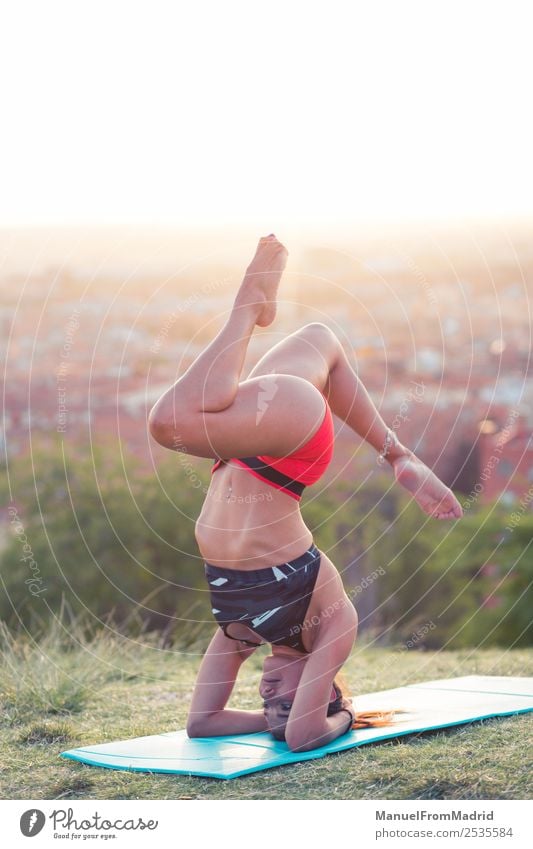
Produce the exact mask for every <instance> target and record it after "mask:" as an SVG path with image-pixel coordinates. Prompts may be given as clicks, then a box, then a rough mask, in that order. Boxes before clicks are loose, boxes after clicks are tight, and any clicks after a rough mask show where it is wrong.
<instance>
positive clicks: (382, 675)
mask: <svg viewBox="0 0 533 849" xmlns="http://www.w3.org/2000/svg"><path fill="white" fill-rule="evenodd" d="M0 639H1V645H2V653H3V661H4V662H3V664H2V669H1V673H0V703H1V709H2V721H1V725H0V745H1V748H2V752H3V769H2V774H1V776H0V793H1V795H2V798H4V799H28V798H31V799H74V798H76V799H221V798H225V799H330V798H333V799H522V798H530V797H531V775H532V770H531V763H530V762H529V763H528V761H527V758H526V756H525V753H526V752H527V751H528V749H529V750H531V731H532V728H533V717H532V716H531V714H527V715H522V716H515V717H507V718H494V719H489V720H483V721H480V722H476V723H471V724H469V725H463V726H458V727H456V728H451V729H447V730H442V731H432V732H428V733H424V734H418V735H410V736H408V737H400V738H398V739H396V740H388V741H384V742H382V743H378V744H373V745H368V746H363V747H361V748H357V749H352V750H350V751H347V752H343V753H338V754H334V755H329V756H327V757H325V758H321V759H317V760H315V761H309V762H306V763H301V764H296V765H293V766H285V767H280V768H277V769H273V770H268V771H266V772H260V773H256V774H253V775H249V776H243V777H242V778H237V779H234V780H232V781H229V782H223V781H218V780H216V779H207V778H192V777H187V776H180V775H163V774H157V773H156V774H149V773H135V772H126V771H116V770H109V769H102V768H97V767H90V766H87V765H84V764H80V763H77V762H74V761H67V760H65V759H63V758H60V757H59V753H60V752H61V751H64V750H65V749H70V748H75V747H77V746H82V745H87V744H90V743H95V744H96V743H103V742H107V741H111V740H120V739H125V738H130V737H140V736H144V735H149V734H158V733H161V732H167V731H174V730H178V729H180V728H183V727H184V726H185V721H186V716H187V710H188V705H189V703H190V698H191V694H192V689H193V686H194V679H195V676H196V672H197V669H198V665H199V662H200V658H201V648H198V649H194V648H188V649H187V650H186V651H180V650H179V649H178V648H177V647H175V646H174V647H168V645H167V644H166V643H164V642H163V641H162V640H161V639H160V637H159V636H158V635H157V634H155V633H152V634H141V635H138V636H136V637H134V636H129V637H128V636H125V635H123V634H119V633H117V632H116V631H115V630H113V628H111V627H108V628H107V629H105V630H102V631H100V632H98V633H89V632H88V631H87V629H83V628H82V627H81V626H79V625H78V624H77V623H75V622H73V623H69V624H68V625H65V624H60V623H57V624H56V626H55V628H54V629H52V630H50V631H49V632H48V633H47V634H45V635H43V637H42V639H40V640H39V642H38V643H37V642H34V641H33V640H32V638H29V637H28V636H24V635H17V636H13V635H12V634H10V633H9V632H8V631H7V629H6V628H5V627H0ZM266 654H267V650H266V648H263V649H261V650H260V651H259V652H257V653H256V655H255V656H254V657H252V658H251V659H250V660H249V661H248V662H247V663H246V664H245V665H244V666H243V668H242V670H241V675H240V678H239V680H238V682H237V685H236V688H235V691H234V693H233V695H232V698H231V701H230V706H232V707H237V706H239V707H242V708H257V707H258V706H259V704H260V700H259V695H258V689H257V688H258V683H259V678H260V674H261V666H262V659H263V657H264V656H265V655H266ZM343 672H344V676H345V679H346V681H347V683H348V684H349V686H350V690H351V693H352V695H353V696H354V697H355V700H356V701H357V694H358V693H363V692H371V691H377V690H383V689H389V688H391V687H398V686H402V685H405V684H412V683H416V682H418V681H424V680H428V679H433V678H451V677H456V676H459V675H474V674H479V675H519V676H524V675H532V674H533V652H531V651H530V650H527V649H520V650H516V651H505V650H503V649H502V650H498V649H489V650H485V651H475V650H462V651H455V652H447V651H441V652H429V651H426V652H419V651H418V652H417V651H401V650H398V651H395V650H394V649H375V648H371V647H369V646H368V645H365V644H364V643H363V642H359V643H358V644H357V647H356V648H355V650H354V652H353V654H352V657H351V658H350V660H349V661H348V663H347V664H346V665H345V667H344V670H343Z"/></svg>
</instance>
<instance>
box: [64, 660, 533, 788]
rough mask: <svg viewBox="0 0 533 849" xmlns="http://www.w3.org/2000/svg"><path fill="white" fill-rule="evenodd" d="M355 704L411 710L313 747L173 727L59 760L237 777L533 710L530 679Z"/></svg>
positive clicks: (411, 690) (428, 686)
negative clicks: (388, 722)
mask: <svg viewBox="0 0 533 849" xmlns="http://www.w3.org/2000/svg"><path fill="white" fill-rule="evenodd" d="M354 701H355V705H356V709H357V710H363V711H364V710H390V709H392V708H394V709H396V710H400V709H401V710H403V711H406V712H405V713H402V714H400V715H399V717H398V718H397V719H395V722H394V725H392V726H388V727H386V728H365V729H361V730H357V731H350V732H349V733H348V734H344V735H343V736H342V737H338V738H337V739H336V740H334V741H333V743H329V744H328V745H327V746H322V747H321V748H319V749H313V750H312V751H310V752H298V753H295V752H291V751H290V749H289V747H288V746H287V744H286V743H281V742H279V741H277V740H274V738H273V737H272V736H271V735H270V734H268V733H264V732H262V733H260V734H234V735H231V736H228V737H201V738H196V739H193V740H191V739H190V738H189V737H187V733H186V732H185V731H169V732H166V733H164V734H154V735H153V736H149V737H135V738H133V739H132V740H119V741H117V742H114V743H101V744H97V745H94V746H92V745H90V746H83V747H80V748H78V749H70V750H69V751H66V752H61V757H63V758H70V759H71V760H75V761H81V762H82V763H85V764H90V765H92V766H100V767H107V768H108V769H125V770H132V771H134V772H170V773H176V774H178V775H201V776H209V777H211V778H226V779H228V778H237V777H238V776H240V775H246V774H247V773H250V772H258V771H259V770H263V769H271V768H272V767H276V766H282V765H283V764H291V763H297V762H299V761H308V760H312V759H314V758H322V757H324V756H325V755H329V754H331V753H332V752H342V751H344V750H345V749H352V748H354V747H355V746H364V745H365V744H366V743H375V742H376V741H379V740H387V739H390V738H392V737H400V736H403V735H405V734H415V733H421V732H423V731H431V730H434V729H437V728H447V727H449V726H452V725H462V724H464V723H467V722H475V721H476V720H479V719H487V718H489V717H491V716H510V715H513V714H518V713H527V712H529V711H531V710H533V678H507V677H500V676H483V675H469V676H466V677H463V678H450V679H445V680H438V681H426V682H423V683H420V684H410V685H409V686H407V687H398V688H397V689H394V690H383V691H381V692H378V693H366V694H364V695H361V696H357V698H356V699H355V700H354Z"/></svg>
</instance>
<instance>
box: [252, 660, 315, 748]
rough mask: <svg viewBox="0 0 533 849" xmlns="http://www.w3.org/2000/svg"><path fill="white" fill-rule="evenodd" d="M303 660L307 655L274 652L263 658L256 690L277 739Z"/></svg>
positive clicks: (280, 732) (299, 676) (282, 731)
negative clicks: (261, 671)
mask: <svg viewBox="0 0 533 849" xmlns="http://www.w3.org/2000/svg"><path fill="white" fill-rule="evenodd" d="M306 661H307V656H306V655H300V656H299V657H297V656H293V655H289V654H286V655H285V654H276V655H270V656H269V657H267V658H265V661H264V664H263V676H262V678H261V681H260V683H259V694H260V696H261V698H262V699H263V709H264V713H265V716H266V720H267V723H268V727H269V729H270V731H271V733H272V734H273V735H274V737H276V739H278V740H283V739H284V738H285V726H286V725H287V720H288V718H289V713H290V710H291V708H292V703H293V701H294V696H295V695H296V689H297V687H298V684H299V683H300V678H301V677H302V672H303V670H304V667H305V664H306Z"/></svg>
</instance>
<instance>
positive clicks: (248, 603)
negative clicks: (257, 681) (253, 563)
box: [204, 543, 320, 652]
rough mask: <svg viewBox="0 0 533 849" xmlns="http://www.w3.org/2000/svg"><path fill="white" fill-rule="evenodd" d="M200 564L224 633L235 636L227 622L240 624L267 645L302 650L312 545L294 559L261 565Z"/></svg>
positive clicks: (315, 554) (313, 568)
mask: <svg viewBox="0 0 533 849" xmlns="http://www.w3.org/2000/svg"><path fill="white" fill-rule="evenodd" d="M204 565H205V576H206V578H207V583H208V586H209V592H210V595H211V605H212V613H213V615H214V617H215V619H216V620H217V622H218V624H219V625H220V627H221V628H222V630H223V631H224V633H225V634H226V636H227V637H229V638H230V639H233V640H237V639H238V638H237V637H232V636H231V635H230V634H228V633H227V630H226V629H227V626H228V625H229V624H230V622H242V623H243V624H244V625H247V626H248V627H249V628H252V630H254V631H255V632H256V633H257V634H259V636H260V637H262V638H263V639H264V640H266V642H268V643H272V644H274V645H279V646H291V648H295V649H298V650H299V651H302V652H305V651H306V649H304V647H303V643H302V637H301V635H302V630H303V626H304V621H305V615H306V613H307V610H308V608H309V603H310V601H311V596H312V594H313V590H314V588H315V584H316V579H317V576H318V570H319V569H320V552H319V550H318V548H317V547H316V545H315V544H314V543H313V544H312V545H311V547H310V548H308V549H307V551H305V552H304V553H303V554H302V555H300V557H297V558H296V559H295V560H290V561H289V562H287V563H281V564H280V565H279V566H268V567H267V568H266V569H253V570H250V571H248V570H244V569H239V570H237V569H223V568H221V567H219V566H213V565H212V564H210V563H205V564H204ZM241 642H247V643H248V644H250V645H259V644H258V643H250V641H246V640H241Z"/></svg>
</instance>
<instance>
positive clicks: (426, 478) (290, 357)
mask: <svg viewBox="0 0 533 849" xmlns="http://www.w3.org/2000/svg"><path fill="white" fill-rule="evenodd" d="M272 373H276V374H293V375H298V376H299V377H302V378H305V380H307V381H308V382H309V383H312V384H313V385H314V386H316V387H317V389H319V390H320V391H321V392H322V393H323V394H324V395H325V396H326V398H327V399H328V403H329V405H330V407H331V409H332V410H333V412H334V413H335V415H337V416H338V417H339V418H340V419H342V420H343V421H345V422H346V424H347V425H348V426H349V427H351V428H352V430H354V431H355V433H357V434H359V436H361V437H362V438H363V439H365V440H366V441H367V442H368V443H369V444H370V445H372V447H373V448H375V449H376V451H380V450H381V449H382V447H383V443H384V440H385V437H386V435H387V430H388V429H387V426H386V424H385V422H384V421H383V419H382V417H381V416H380V414H379V412H378V410H377V408H376V407H375V405H374V402H373V401H372V399H371V397H370V395H369V394H368V392H367V390H366V388H365V386H364V384H363V383H362V381H361V380H360V379H359V377H358V375H357V374H356V372H355V371H354V369H353V368H352V366H351V364H350V362H349V361H348V358H347V356H346V354H345V352H344V349H343V347H342V345H341V343H340V341H339V339H338V338H337V336H336V335H335V333H333V331H332V330H331V329H330V328H329V327H327V325H325V324H322V323H320V322H315V323H312V324H308V325H306V326H305V327H302V328H301V329H300V330H297V331H296V332H295V333H292V334H291V335H290V336H288V337H287V338H285V339H283V340H282V341H281V342H279V343H278V344H277V345H275V346H274V347H273V348H271V349H270V351H268V352H267V353H266V354H265V355H264V356H263V357H262V358H261V359H260V360H259V362H258V363H257V364H256V365H255V366H254V368H253V369H252V371H251V372H250V375H249V377H259V376H260V375H268V374H272ZM263 379H265V380H266V379H267V378H266V377H265V378H263ZM386 459H387V461H388V462H389V463H390V465H391V466H392V468H393V471H394V475H395V478H396V481H397V482H398V483H399V484H401V485H402V486H403V487H405V488H406V489H407V490H408V492H410V493H411V495H413V497H414V498H415V500H416V501H417V503H418V504H419V506H420V507H421V508H422V509H423V510H424V512H425V513H427V514H428V515H431V516H434V517H435V518H438V519H457V518H460V517H461V516H462V515H463V510H462V508H461V505H460V504H459V502H458V500H457V499H456V497H455V495H454V494H453V492H452V491H451V490H450V489H449V488H448V487H447V486H446V485H445V484H444V483H442V481H441V480H439V478H438V477H437V476H436V475H435V474H434V473H433V472H432V471H431V469H429V468H428V467H427V466H426V465H425V463H423V462H422V461H421V460H419V459H418V457H416V456H415V454H413V452H412V451H410V450H409V449H408V448H406V447H405V446H404V445H402V444H401V443H400V442H398V444H397V445H395V446H393V447H392V448H391V450H390V451H389V453H388V454H387V458H386Z"/></svg>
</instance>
